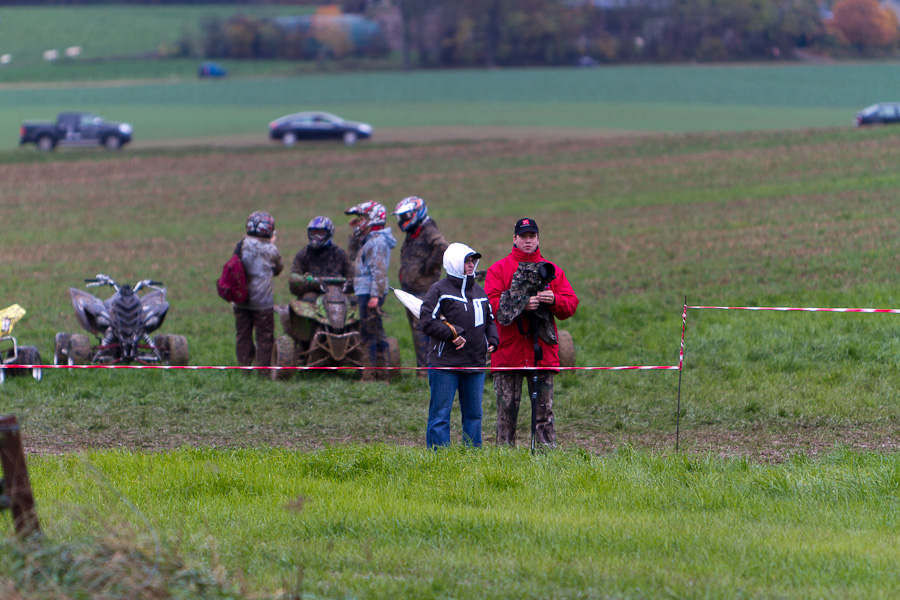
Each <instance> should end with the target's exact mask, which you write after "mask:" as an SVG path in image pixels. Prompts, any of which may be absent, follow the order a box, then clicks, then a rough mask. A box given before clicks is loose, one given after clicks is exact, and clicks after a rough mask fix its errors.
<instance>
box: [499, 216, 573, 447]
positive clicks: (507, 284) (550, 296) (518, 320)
mask: <svg viewBox="0 0 900 600" xmlns="http://www.w3.org/2000/svg"><path fill="white" fill-rule="evenodd" d="M538 234H539V231H538V226H537V223H535V221H534V219H530V218H526V219H519V220H518V221H516V226H515V231H514V235H513V248H512V251H511V252H510V253H509V255H507V256H506V257H505V258H503V259H501V260H499V261H497V262H496V263H494V264H493V265H491V267H490V268H489V269H488V272H487V278H486V280H485V285H484V288H485V292H486V293H487V296H488V299H489V300H490V303H491V309H492V310H493V312H494V315H495V316H496V317H497V330H498V333H499V336H500V345H499V347H498V348H497V351H496V352H494V354H492V355H491V372H492V375H493V377H494V391H495V392H496V394H497V443H498V444H508V445H510V446H514V445H515V443H516V424H517V421H518V417H519V402H520V401H521V398H522V380H523V379H526V380H527V382H528V388H529V393H530V395H531V397H532V414H533V416H534V422H533V423H532V426H533V431H532V434H533V435H534V437H535V441H536V443H538V444H542V445H543V446H545V447H550V448H554V447H556V430H555V428H554V425H553V375H554V374H555V373H557V372H558V371H559V349H558V346H557V344H556V339H557V338H556V322H555V319H568V318H569V317H571V316H572V315H574V314H575V309H576V308H577V307H578V297H577V296H576V295H575V291H574V290H573V289H572V286H571V285H569V281H568V279H566V274H565V273H564V272H563V270H562V269H560V268H559V267H557V266H556V265H555V264H553V263H551V262H549V261H547V260H546V259H544V257H543V256H541V251H540V249H539V245H540V238H539V235H538ZM533 367H537V369H538V370H533V369H532V368H533ZM510 368H512V369H510Z"/></svg>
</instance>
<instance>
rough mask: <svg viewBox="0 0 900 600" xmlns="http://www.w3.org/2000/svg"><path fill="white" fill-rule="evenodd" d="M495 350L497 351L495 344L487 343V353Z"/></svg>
mask: <svg viewBox="0 0 900 600" xmlns="http://www.w3.org/2000/svg"><path fill="white" fill-rule="evenodd" d="M496 351H497V346H495V345H493V344H489V345H488V354H493V353H494V352H496Z"/></svg>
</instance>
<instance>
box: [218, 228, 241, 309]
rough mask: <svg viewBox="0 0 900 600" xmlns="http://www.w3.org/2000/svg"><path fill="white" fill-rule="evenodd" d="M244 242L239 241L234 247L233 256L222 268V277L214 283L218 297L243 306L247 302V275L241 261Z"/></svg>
mask: <svg viewBox="0 0 900 600" xmlns="http://www.w3.org/2000/svg"><path fill="white" fill-rule="evenodd" d="M243 244H244V242H243V240H241V241H240V242H238V245H237V246H235V247H234V254H232V255H231V258H229V259H228V262H226V263H225V265H224V266H223V267H222V276H221V277H219V280H218V281H217V282H216V291H217V292H219V296H220V297H221V298H222V299H224V300H227V301H228V302H235V303H237V304H243V303H244V302H246V301H247V294H248V290H247V273H246V272H245V271H244V263H243V261H241V250H242V246H243Z"/></svg>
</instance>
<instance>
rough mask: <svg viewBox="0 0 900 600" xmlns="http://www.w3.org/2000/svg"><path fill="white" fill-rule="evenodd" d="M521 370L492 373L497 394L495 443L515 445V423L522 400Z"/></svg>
mask: <svg viewBox="0 0 900 600" xmlns="http://www.w3.org/2000/svg"><path fill="white" fill-rule="evenodd" d="M522 377H523V372H522V371H497V372H495V373H494V392H495V393H496V394H497V445H498V446H500V445H508V446H515V445H516V423H517V421H518V419H519V402H520V401H521V400H522Z"/></svg>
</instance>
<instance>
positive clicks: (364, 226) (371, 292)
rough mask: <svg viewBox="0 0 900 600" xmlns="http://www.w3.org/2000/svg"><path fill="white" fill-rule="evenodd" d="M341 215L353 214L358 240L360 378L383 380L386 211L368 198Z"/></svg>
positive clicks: (388, 242)
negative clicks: (361, 368)
mask: <svg viewBox="0 0 900 600" xmlns="http://www.w3.org/2000/svg"><path fill="white" fill-rule="evenodd" d="M344 214H347V215H353V219H352V220H351V221H350V227H352V228H353V237H354V238H356V239H357V240H358V247H359V250H358V251H357V252H356V264H355V267H356V275H355V276H354V277H353V291H354V292H355V293H356V299H357V302H358V304H359V337H360V343H361V344H362V346H363V366H364V367H366V368H365V369H364V370H363V373H362V381H376V380H378V379H382V380H387V379H388V378H389V375H390V372H389V371H388V370H387V369H386V368H385V367H388V366H389V362H390V361H389V359H388V341H387V334H385V332H384V324H383V323H382V321H381V306H382V305H383V304H384V297H385V295H386V294H387V291H388V275H387V274H388V265H389V264H390V262H391V248H393V247H394V246H396V245H397V240H395V239H394V236H393V235H392V234H391V230H390V228H386V227H385V219H386V217H387V211H386V210H385V208H384V206H383V205H381V204H379V203H377V202H372V201H371V200H369V201H366V202H362V203H360V204H357V205H355V206H351V207H350V208H348V209H347V210H345V211H344Z"/></svg>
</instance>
